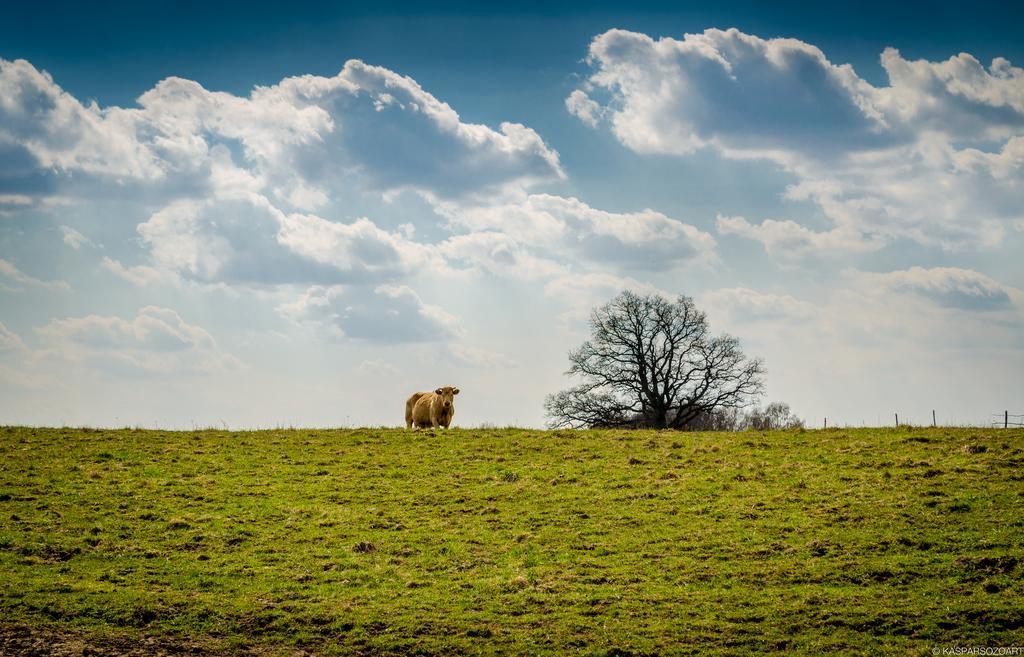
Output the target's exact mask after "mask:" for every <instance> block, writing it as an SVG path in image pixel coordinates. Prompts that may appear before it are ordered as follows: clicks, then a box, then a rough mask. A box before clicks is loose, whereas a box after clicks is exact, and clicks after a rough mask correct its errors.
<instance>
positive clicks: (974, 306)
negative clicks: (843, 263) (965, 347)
mask: <svg viewBox="0 0 1024 657" xmlns="http://www.w3.org/2000/svg"><path fill="white" fill-rule="evenodd" d="M847 275H848V276H849V277H850V278H852V279H853V280H854V281H856V283H857V284H858V285H859V286H860V288H861V289H864V290H868V291H871V292H873V293H875V294H885V293H898V294H911V295H915V296H918V297H922V298H925V299H929V300H931V301H932V302H933V303H935V304H936V305H938V306H941V307H943V308H955V309H958V310H964V311H974V312H983V311H1003V310H1009V311H1011V312H1012V311H1014V309H1016V311H1017V312H1022V311H1024V293H1021V291H1020V290H1018V289H1016V288H1013V287H1010V286H1007V285H1003V284H1002V283H999V282H998V281H996V280H993V279H992V278H990V277H988V276H985V275H984V274H981V273H979V272H976V271H973V270H970V269H960V268H957V267H933V268H931V269H926V268H924V267H911V268H910V269H906V270H902V271H893V272H885V273H873V272H862V271H851V272H848V274H847Z"/></svg>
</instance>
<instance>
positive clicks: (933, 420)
mask: <svg viewBox="0 0 1024 657" xmlns="http://www.w3.org/2000/svg"><path fill="white" fill-rule="evenodd" d="M932 426H933V427H935V426H938V425H937V424H935V409H934V408H933V409H932Z"/></svg>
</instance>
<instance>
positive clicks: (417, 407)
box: [405, 386, 459, 429]
mask: <svg viewBox="0 0 1024 657" xmlns="http://www.w3.org/2000/svg"><path fill="white" fill-rule="evenodd" d="M457 394H459V389H458V388H452V387H451V386H445V387H443V388H438V389H437V390H435V391H434V392H417V393H415V394H414V395H413V396H412V397H409V400H408V401H406V402H405V428H406V429H412V428H413V427H416V428H420V427H423V428H425V427H433V428H435V429H436V428H438V427H444V428H445V429H447V428H448V425H450V424H451V423H452V416H453V415H455V395H457Z"/></svg>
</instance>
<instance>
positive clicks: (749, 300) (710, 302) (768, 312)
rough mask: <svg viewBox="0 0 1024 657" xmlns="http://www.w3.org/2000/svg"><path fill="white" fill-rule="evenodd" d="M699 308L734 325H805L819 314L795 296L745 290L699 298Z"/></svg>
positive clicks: (732, 290) (722, 291) (725, 289)
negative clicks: (791, 322)
mask: <svg viewBox="0 0 1024 657" xmlns="http://www.w3.org/2000/svg"><path fill="white" fill-rule="evenodd" d="M700 307H701V308H705V309H707V310H709V311H710V312H713V313H715V314H717V315H722V314H724V315H725V316H727V317H728V318H729V320H730V321H731V323H733V324H738V323H744V322H760V321H774V320H792V321H806V320H811V319H813V318H814V317H815V316H816V315H817V314H818V311H817V309H816V307H815V306H814V304H812V303H809V302H807V301H801V300H800V299H796V298H794V297H793V296H792V295H789V294H774V293H770V292H768V293H766V292H758V291H756V290H752V289H750V288H745V287H733V288H723V289H719V290H712V291H710V292H706V293H704V294H702V295H701V296H700Z"/></svg>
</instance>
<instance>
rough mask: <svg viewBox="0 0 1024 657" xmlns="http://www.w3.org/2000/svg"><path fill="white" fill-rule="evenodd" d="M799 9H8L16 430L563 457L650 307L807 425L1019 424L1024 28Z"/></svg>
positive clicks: (7, 351) (2, 205)
mask: <svg viewBox="0 0 1024 657" xmlns="http://www.w3.org/2000/svg"><path fill="white" fill-rule="evenodd" d="M295 4H296V5H299V4H300V3H295ZM801 4H803V3H799V4H798V3H791V4H773V5H772V6H770V7H769V6H767V5H765V4H764V3H728V4H724V3H715V4H712V3H704V4H699V3H687V4H681V3H673V4H667V3H666V4H660V5H659V4H646V5H643V6H637V5H636V4H635V3H628V4H627V3H591V4H589V5H588V6H587V7H575V6H572V5H568V4H557V3H556V4H551V3H544V4H539V3H538V4H517V5H516V6H514V7H499V6H498V5H493V4H489V5H485V6H480V5H478V4H471V3H463V4H444V3H433V4H431V5H430V6H429V8H428V7H427V6H425V5H422V4H421V3H416V4H413V3H409V4H407V5H403V4H394V3H393V4H388V5H382V6H379V7H377V6H375V7H373V8H367V7H363V6H347V5H344V4H339V3H312V4H308V3H307V4H301V6H294V7H293V6H288V7H286V8H283V7H281V6H278V5H265V6H264V5H259V4H244V5H243V4H240V3H239V4H232V3H227V4H218V3H170V2H168V3H140V5H141V6H139V5H135V4H129V3H125V4H123V5H122V4H121V3H98V4H90V5H88V6H84V5H81V6H80V5H77V4H67V5H65V6H60V5H52V4H51V5H48V6H47V7H46V8H45V10H43V9H42V8H41V7H39V6H34V5H22V6H18V5H15V6H12V7H10V8H8V12H7V13H8V19H6V20H5V21H4V22H3V24H2V25H0V60H2V66H3V71H2V74H0V101H2V102H0V161H2V162H3V165H2V166H0V389H2V391H3V394H2V396H0V419H2V420H3V421H6V422H12V423H13V422H24V423H38V424H97V425H111V424H113V425H122V424H141V425H145V426H164V427H178V426H191V425H192V424H198V425H209V424H219V423H221V422H223V423H227V424H229V425H231V426H275V425H288V424H291V425H335V424H397V423H400V422H401V419H402V418H401V411H400V410H399V409H401V408H402V403H403V400H404V397H405V396H406V395H407V394H408V393H409V392H412V391H413V390H416V389H429V388H431V387H435V386H437V385H448V384H450V385H458V386H459V387H460V388H461V389H462V391H463V394H462V395H461V396H460V400H459V402H460V403H459V412H458V415H457V416H456V423H461V424H464V425H474V424H480V423H496V424H506V423H516V424H524V425H540V424H541V423H542V422H543V416H542V405H541V403H542V400H543V397H544V395H545V394H547V393H550V392H554V391H555V390H557V389H559V388H560V387H563V386H565V385H566V384H567V383H568V381H566V379H565V377H564V376H563V375H562V372H563V371H564V369H565V368H566V365H567V361H566V359H565V353H566V351H567V350H568V349H569V348H571V347H574V346H576V345H577V344H578V343H579V342H580V341H581V340H582V339H583V338H584V337H585V335H586V324H585V317H586V312H587V310H588V309H589V308H590V307H591V306H593V305H595V304H597V303H600V302H601V301H603V300H605V299H607V298H608V297H610V296H611V295H613V294H614V293H615V292H616V291H617V290H619V289H622V288H625V287H628V288H633V289H638V290H645V291H650V292H659V293H664V294H669V295H673V294H680V293H683V294H688V295H691V296H694V297H695V298H696V299H697V301H698V303H699V304H700V306H701V307H702V308H704V309H705V310H706V311H707V313H708V315H709V317H710V319H711V321H712V326H713V328H715V329H716V330H719V331H729V332H731V333H734V334H736V335H738V336H740V337H741V339H742V340H743V343H744V345H745V347H746V349H747V351H748V352H749V353H751V354H752V355H755V356H759V357H762V358H764V360H765V362H766V365H767V368H768V399H766V401H768V400H785V401H788V402H789V403H790V404H791V405H792V406H793V407H794V410H795V411H796V412H797V413H798V414H800V415H802V416H804V417H806V418H807V419H808V420H809V422H810V423H811V424H818V423H820V422H821V419H822V418H823V417H825V416H828V417H829V418H830V422H834V423H842V422H847V423H851V424H858V425H859V424H861V423H868V424H875V423H877V422H880V421H881V422H884V421H887V418H889V417H891V414H892V413H893V412H895V411H899V412H900V414H901V417H905V418H908V419H910V420H915V419H916V420H918V421H924V420H925V419H926V418H930V412H931V409H932V408H935V409H936V410H937V411H938V413H939V416H940V419H945V420H947V421H957V422H984V421H986V420H987V419H988V416H989V414H991V413H994V412H996V411H999V410H1002V409H1004V408H1010V410H1011V412H1012V411H1013V410H1020V409H1018V408H1017V407H1016V406H1014V404H1018V405H1019V404H1020V401H1019V400H1020V392H1021V387H1020V384H1019V381H1018V379H1019V372H1020V371H1021V369H1022V366H1024V293H1022V292H1021V290H1022V288H1024V258H1021V257H1020V253H1021V251H1022V248H1021V247H1022V246H1024V212H1022V211H1021V210H1020V208H1021V207H1024V203H1022V201H1024V194H1022V183H1024V178H1022V176H1024V72H1022V70H1021V69H1020V68H1019V67H1020V65H1021V62H1022V61H1024V53H1022V52H1021V50H1022V48H1024V46H1022V43H1021V40H1020V39H1019V28H1020V26H1021V25H1022V24H1024V21H1022V16H1021V9H1020V8H1019V7H1014V6H1012V5H1008V4H1006V3H992V4H988V5H976V6H974V7H972V9H971V10H970V11H965V10H963V8H962V7H961V6H958V5H957V4H955V3H938V4H929V5H928V6H926V7H922V6H915V5H913V4H909V3H907V4H901V5H899V6H898V7H892V6H887V5H885V4H881V3H877V4H872V3H861V4H857V5H855V6H853V5H850V4H847V5H830V4H828V3H820V4H819V5H818V6H812V7H808V6H801Z"/></svg>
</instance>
